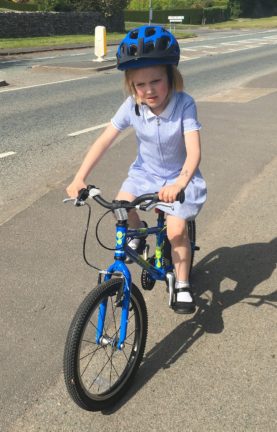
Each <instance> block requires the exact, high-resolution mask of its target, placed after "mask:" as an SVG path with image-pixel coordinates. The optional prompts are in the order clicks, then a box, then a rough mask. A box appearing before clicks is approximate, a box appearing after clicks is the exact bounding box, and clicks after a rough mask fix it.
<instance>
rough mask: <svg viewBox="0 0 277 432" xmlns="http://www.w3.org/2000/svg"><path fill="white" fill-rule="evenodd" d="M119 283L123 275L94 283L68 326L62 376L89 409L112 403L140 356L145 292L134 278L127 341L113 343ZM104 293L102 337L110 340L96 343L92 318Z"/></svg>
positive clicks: (126, 385)
mask: <svg viewBox="0 0 277 432" xmlns="http://www.w3.org/2000/svg"><path fill="white" fill-rule="evenodd" d="M121 287H122V279H119V278H117V279H115V278H114V279H110V280H109V281H106V282H103V283H101V284H100V285H98V286H97V287H96V288H95V289H94V290H92V291H91V292H90V293H89V294H88V296H87V297H86V298H85V299H84V301H83V302H82V303H81V305H80V306H79V308H78V310H77V312H76V314H75V316H74V318H73V320H72V323H71V325H70V328H69V331H68V335H67V339H66V344H65V350H64V380H65V384H66V387H67V390H68V393H69V395H70V396H71V398H72V399H73V401H74V402H75V403H76V404H77V405H78V406H79V407H81V408H83V409H85V410H88V411H102V410H105V409H108V408H110V407H112V406H113V405H115V403H116V402H118V400H119V399H120V398H121V397H122V396H123V395H124V394H125V393H126V391H127V390H128V388H129V386H130V384H131V382H132V380H133V378H134V376H135V374H136V371H137V369H138V367H139V365H140V363H141V361H142V358H143V354H144V350H145V344H146V338H147V330H148V318H147V310H146V305H145V301H144V298H143V296H142V294H141V292H140V291H139V289H138V288H137V286H136V285H134V284H132V288H131V299H130V312H129V319H128V329H127V335H126V340H125V346H124V347H123V348H122V349H121V350H119V349H118V348H117V344H116V341H117V337H118V332H119V329H120V316H121V306H120V302H118V293H119V292H122V289H121ZM120 290H121V291H120ZM120 295H121V294H120ZM104 299H105V300H108V303H107V313H106V317H105V325H104V331H105V340H109V341H111V343H110V344H106V345H102V344H97V343H96V338H95V337H96V335H95V333H96V325H95V323H94V322H95V320H96V322H97V315H98V309H99V307H98V306H99V304H100V303H101V302H103V300H104ZM116 300H117V305H116V304H115V301H116ZM118 303H119V305H118ZM94 314H95V316H94ZM112 340H113V343H112ZM106 366H107V368H106ZM106 369H107V370H106Z"/></svg>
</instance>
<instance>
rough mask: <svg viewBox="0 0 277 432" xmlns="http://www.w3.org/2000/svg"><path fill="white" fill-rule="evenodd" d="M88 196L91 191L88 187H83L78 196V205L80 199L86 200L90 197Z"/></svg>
mask: <svg viewBox="0 0 277 432" xmlns="http://www.w3.org/2000/svg"><path fill="white" fill-rule="evenodd" d="M88 196H89V191H88V190H87V189H81V190H79V194H78V197H77V203H76V205H77V206H78V202H79V201H81V202H83V201H86V199H87V198H88Z"/></svg>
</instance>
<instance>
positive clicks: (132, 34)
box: [130, 30, 138, 39]
mask: <svg viewBox="0 0 277 432" xmlns="http://www.w3.org/2000/svg"><path fill="white" fill-rule="evenodd" d="M137 38H138V30H133V31H132V32H131V33H130V39H137Z"/></svg>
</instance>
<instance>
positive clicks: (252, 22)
mask: <svg viewBox="0 0 277 432" xmlns="http://www.w3.org/2000/svg"><path fill="white" fill-rule="evenodd" d="M140 25H142V23H137V22H128V23H126V31H128V30H130V29H131V28H134V27H137V26H140ZM165 26H166V27H167V28H169V26H168V23H166V24H165ZM197 28H200V26H186V25H182V24H177V25H176V27H175V28H174V29H173V30H172V31H173V33H174V34H175V36H176V37H177V38H182V39H183V38H191V37H195V36H196V34H195V33H193V29H197ZM201 28H202V29H203V28H207V29H218V30H229V29H274V28H277V16H273V17H269V18H259V19H247V18H245V19H237V20H232V21H225V22H222V23H217V24H209V25H207V26H201ZM125 34H126V33H107V42H108V43H111V42H118V41H120V40H121V39H122V38H123V37H124V36H125ZM82 44H85V45H87V44H91V45H93V44H94V35H89V34H88V35H65V36H48V37H28V38H0V49H12V48H38V47H47V46H54V47H55V46H59V45H82Z"/></svg>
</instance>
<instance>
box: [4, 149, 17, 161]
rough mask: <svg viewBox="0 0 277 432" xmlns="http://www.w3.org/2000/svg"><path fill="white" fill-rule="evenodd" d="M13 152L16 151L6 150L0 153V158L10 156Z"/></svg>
mask: <svg viewBox="0 0 277 432" xmlns="http://www.w3.org/2000/svg"><path fill="white" fill-rule="evenodd" d="M14 154H16V152H13V151H10V152H6V153H0V159H3V158H5V157H8V156H12V155H14Z"/></svg>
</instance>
